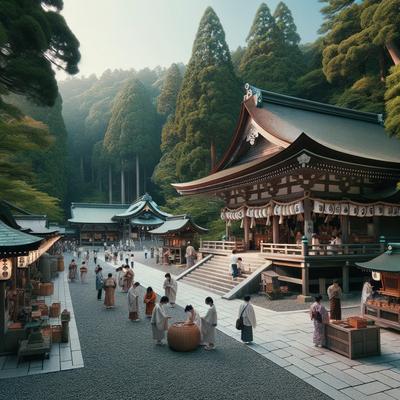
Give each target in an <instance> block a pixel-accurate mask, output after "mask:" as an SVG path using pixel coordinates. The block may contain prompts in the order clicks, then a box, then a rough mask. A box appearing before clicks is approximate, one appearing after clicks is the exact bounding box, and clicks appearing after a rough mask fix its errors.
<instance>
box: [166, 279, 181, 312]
mask: <svg viewBox="0 0 400 400" xmlns="http://www.w3.org/2000/svg"><path fill="white" fill-rule="evenodd" d="M163 288H164V290H165V296H166V297H168V298H169V304H170V305H171V307H172V308H173V307H175V301H176V292H177V291H178V284H177V282H176V280H175V279H173V278H172V277H171V274H170V273H169V272H167V273H166V274H165V281H164V285H163Z"/></svg>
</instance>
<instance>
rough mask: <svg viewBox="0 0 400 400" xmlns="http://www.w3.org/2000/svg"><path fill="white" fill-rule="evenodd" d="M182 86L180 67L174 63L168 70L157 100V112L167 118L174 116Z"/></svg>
mask: <svg viewBox="0 0 400 400" xmlns="http://www.w3.org/2000/svg"><path fill="white" fill-rule="evenodd" d="M181 85H182V74H181V71H179V68H178V66H177V65H176V64H175V63H174V64H172V65H171V66H170V67H169V69H168V72H167V75H166V77H165V80H164V84H163V86H162V89H161V93H160V95H159V96H158V99H157V111H158V113H159V114H161V115H163V116H164V117H166V118H167V117H168V116H170V115H172V114H174V112H175V107H176V100H177V98H178V93H179V90H180V88H181Z"/></svg>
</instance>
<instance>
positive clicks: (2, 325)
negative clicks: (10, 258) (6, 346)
mask: <svg viewBox="0 0 400 400" xmlns="http://www.w3.org/2000/svg"><path fill="white" fill-rule="evenodd" d="M6 313H7V310H6V281H0V343H4V340H3V337H4V334H5V333H6V326H7V316H6ZM0 349H1V345H0Z"/></svg>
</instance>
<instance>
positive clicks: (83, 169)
mask: <svg viewBox="0 0 400 400" xmlns="http://www.w3.org/2000/svg"><path fill="white" fill-rule="evenodd" d="M80 171H81V180H82V182H85V168H84V165H83V155H82V156H81V165H80Z"/></svg>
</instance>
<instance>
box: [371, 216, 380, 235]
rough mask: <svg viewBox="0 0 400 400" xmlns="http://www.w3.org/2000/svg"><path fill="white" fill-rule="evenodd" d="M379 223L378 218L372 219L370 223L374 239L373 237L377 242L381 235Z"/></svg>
mask: <svg viewBox="0 0 400 400" xmlns="http://www.w3.org/2000/svg"><path fill="white" fill-rule="evenodd" d="M380 222H381V219H380V217H378V216H374V217H372V223H373V225H374V237H375V240H376V241H378V240H379V236H380V233H381V232H380Z"/></svg>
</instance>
